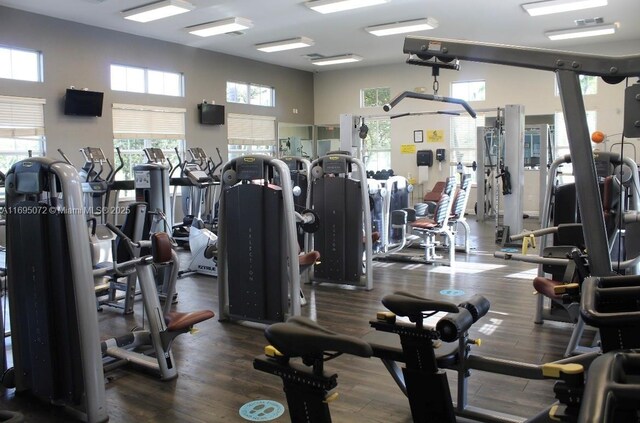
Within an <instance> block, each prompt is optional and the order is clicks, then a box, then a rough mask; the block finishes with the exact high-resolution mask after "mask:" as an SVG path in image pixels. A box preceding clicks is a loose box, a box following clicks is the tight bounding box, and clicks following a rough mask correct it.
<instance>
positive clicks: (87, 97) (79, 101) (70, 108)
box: [64, 88, 104, 117]
mask: <svg viewBox="0 0 640 423" xmlns="http://www.w3.org/2000/svg"><path fill="white" fill-rule="evenodd" d="M103 98H104V93H101V92H97V91H85V90H76V89H73V88H67V93H66V94H65V96H64V114H65V115H72V116H98V117H99V116H102V100H103Z"/></svg>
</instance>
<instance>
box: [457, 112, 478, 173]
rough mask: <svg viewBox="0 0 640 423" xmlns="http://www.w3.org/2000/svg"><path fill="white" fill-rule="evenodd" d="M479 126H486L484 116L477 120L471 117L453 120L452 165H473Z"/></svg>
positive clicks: (460, 117) (459, 117) (458, 117)
mask: <svg viewBox="0 0 640 423" xmlns="http://www.w3.org/2000/svg"><path fill="white" fill-rule="evenodd" d="M478 126H484V116H478V117H477V118H476V119H474V118H472V117H470V116H456V117H452V118H451V148H452V154H451V157H450V158H449V161H450V162H451V163H454V164H455V163H457V162H459V161H460V162H462V163H471V162H472V161H474V160H476V155H477V153H476V138H477V129H476V128H477V127H478Z"/></svg>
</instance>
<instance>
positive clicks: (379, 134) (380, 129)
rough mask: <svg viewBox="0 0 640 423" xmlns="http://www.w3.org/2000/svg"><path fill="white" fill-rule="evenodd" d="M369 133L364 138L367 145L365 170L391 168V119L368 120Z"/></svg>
mask: <svg viewBox="0 0 640 423" xmlns="http://www.w3.org/2000/svg"><path fill="white" fill-rule="evenodd" d="M367 126H368V127H369V133H368V134H367V138H366V139H365V140H364V142H365V145H366V146H367V150H368V151H367V156H368V158H367V163H366V166H367V170H372V171H374V172H375V171H378V170H383V169H391V121H390V120H389V119H381V120H368V121H367Z"/></svg>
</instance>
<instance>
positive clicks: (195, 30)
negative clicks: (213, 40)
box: [187, 18, 253, 37]
mask: <svg viewBox="0 0 640 423" xmlns="http://www.w3.org/2000/svg"><path fill="white" fill-rule="evenodd" d="M252 27H253V22H251V21H250V20H249V19H245V18H229V19H222V20H220V21H215V22H209V23H205V24H202V25H195V26H190V27H188V28H187V30H188V31H189V33H190V34H193V35H197V36H199V37H211V36H212V35H218V34H226V33H227V32H233V31H242V30H243V29H248V28H252Z"/></svg>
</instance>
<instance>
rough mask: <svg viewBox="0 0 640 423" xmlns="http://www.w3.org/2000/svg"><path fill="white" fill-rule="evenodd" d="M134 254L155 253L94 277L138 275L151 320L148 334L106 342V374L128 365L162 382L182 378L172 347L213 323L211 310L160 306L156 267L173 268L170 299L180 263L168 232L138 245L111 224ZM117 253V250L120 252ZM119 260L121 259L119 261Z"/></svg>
mask: <svg viewBox="0 0 640 423" xmlns="http://www.w3.org/2000/svg"><path fill="white" fill-rule="evenodd" d="M108 225H109V229H111V230H112V231H113V232H114V233H115V234H117V235H118V237H119V238H120V240H121V241H122V242H125V243H127V245H128V248H129V249H130V250H133V249H134V248H135V249H140V248H141V247H143V246H144V245H145V244H148V245H146V246H147V248H150V249H151V252H152V253H151V255H149V256H145V257H141V258H136V257H134V258H133V259H131V260H128V261H125V262H117V260H114V263H113V266H112V267H111V268H108V267H105V268H101V269H96V270H94V271H93V274H94V277H100V276H106V275H117V276H124V277H126V276H128V273H130V272H135V274H136V275H137V276H138V280H139V283H140V291H141V294H142V301H143V306H144V310H145V313H146V316H147V323H148V326H149V329H148V330H135V331H132V332H130V333H128V334H126V335H123V336H119V337H116V338H110V339H107V340H104V341H102V343H101V349H102V353H103V362H104V364H105V370H111V369H114V368H117V367H120V366H122V365H125V364H129V363H131V364H134V365H137V366H141V367H143V368H145V369H148V370H151V371H154V372H156V373H157V374H158V375H159V377H160V379H162V380H171V379H174V378H176V377H177V376H178V371H177V367H176V365H175V360H174V358H173V352H172V351H171V346H172V344H173V341H174V339H175V338H176V337H177V336H179V335H181V334H183V333H187V332H189V331H191V330H192V328H193V326H194V325H196V324H197V323H200V322H203V321H205V320H208V319H211V318H212V317H213V316H214V314H213V312H212V311H210V310H200V311H194V312H186V313H185V312H174V311H171V301H165V302H164V306H161V305H160V301H159V299H158V291H157V288H156V284H155V278H154V267H155V266H160V265H165V266H170V267H171V275H170V283H169V285H168V288H167V292H166V294H167V298H173V294H174V293H175V287H176V281H177V278H178V267H179V265H180V259H179V258H178V255H177V253H176V252H175V251H174V250H173V248H172V242H171V240H170V238H169V236H168V235H167V234H166V233H164V232H156V233H154V234H152V235H151V241H141V242H134V241H132V240H131V239H129V238H128V237H127V235H126V234H124V233H123V232H122V231H120V230H119V229H118V228H116V227H115V226H113V225H111V224H108ZM116 251H117V250H116ZM116 259H117V257H116Z"/></svg>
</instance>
